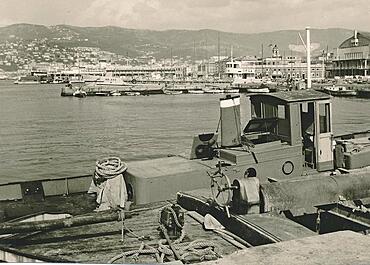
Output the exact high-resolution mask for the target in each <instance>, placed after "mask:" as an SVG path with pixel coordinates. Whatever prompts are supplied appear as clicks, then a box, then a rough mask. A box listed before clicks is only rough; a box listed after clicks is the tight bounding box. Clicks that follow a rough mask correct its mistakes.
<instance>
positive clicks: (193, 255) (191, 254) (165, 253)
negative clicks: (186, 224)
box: [108, 206, 220, 263]
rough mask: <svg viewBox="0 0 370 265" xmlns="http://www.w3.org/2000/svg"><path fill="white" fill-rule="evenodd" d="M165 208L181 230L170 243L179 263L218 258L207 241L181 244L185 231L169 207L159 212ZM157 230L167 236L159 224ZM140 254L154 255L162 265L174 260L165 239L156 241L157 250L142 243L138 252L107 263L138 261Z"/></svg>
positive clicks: (213, 244)
mask: <svg viewBox="0 0 370 265" xmlns="http://www.w3.org/2000/svg"><path fill="white" fill-rule="evenodd" d="M165 208H167V209H169V210H170V211H171V213H172V215H173V218H174V221H175V223H176V225H177V226H179V227H180V228H181V229H182V230H181V235H180V237H179V238H178V239H176V240H175V241H173V242H171V243H172V248H174V249H175V251H176V252H177V253H178V254H179V255H180V259H181V261H183V262H185V263H187V262H188V261H190V260H192V261H194V260H195V259H196V260H197V261H205V260H214V259H217V258H219V257H220V256H219V255H218V254H217V253H216V252H215V248H216V247H218V246H217V245H216V244H215V243H213V242H211V241H209V240H202V239H197V240H194V241H191V242H182V241H183V240H184V238H185V235H186V233H185V229H184V228H183V226H182V225H181V224H180V222H179V220H178V219H177V215H176V213H175V211H174V210H173V209H172V208H171V207H170V206H166V207H164V208H162V209H161V210H163V209H165ZM161 210H160V211H159V213H160V212H161ZM158 221H160V214H159V220H158ZM159 229H160V230H161V231H162V233H163V234H165V235H167V230H166V228H165V227H164V226H163V225H162V224H161V223H160V222H159ZM166 243H168V245H167V244H166ZM140 254H144V255H145V254H151V255H155V258H156V261H157V262H158V263H163V262H164V260H165V258H167V260H172V259H175V253H174V251H173V250H172V249H171V248H170V246H169V242H167V240H166V239H160V240H159V241H158V247H157V248H154V247H152V246H149V245H147V244H145V243H144V242H142V243H141V246H140V248H139V249H138V250H131V251H126V252H123V253H121V254H119V255H117V256H115V257H113V258H111V259H110V260H109V261H108V263H114V262H115V261H117V260H119V259H121V258H123V262H125V258H126V257H128V256H132V257H133V258H134V259H138V256H139V255H140Z"/></svg>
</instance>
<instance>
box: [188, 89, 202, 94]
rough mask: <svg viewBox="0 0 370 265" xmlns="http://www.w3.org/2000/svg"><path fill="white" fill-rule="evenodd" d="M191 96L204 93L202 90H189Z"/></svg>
mask: <svg viewBox="0 0 370 265" xmlns="http://www.w3.org/2000/svg"><path fill="white" fill-rule="evenodd" d="M188 93H189V94H204V91H203V90H201V89H190V90H188Z"/></svg>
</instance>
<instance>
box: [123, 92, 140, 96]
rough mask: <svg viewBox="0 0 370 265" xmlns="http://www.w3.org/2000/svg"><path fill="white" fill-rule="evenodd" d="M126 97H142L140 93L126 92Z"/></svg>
mask: <svg viewBox="0 0 370 265" xmlns="http://www.w3.org/2000/svg"><path fill="white" fill-rule="evenodd" d="M125 95H126V96H140V95H141V94H140V92H125Z"/></svg>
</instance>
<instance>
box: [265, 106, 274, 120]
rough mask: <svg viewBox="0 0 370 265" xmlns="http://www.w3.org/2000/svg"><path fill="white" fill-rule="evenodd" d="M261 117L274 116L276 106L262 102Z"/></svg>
mask: <svg viewBox="0 0 370 265" xmlns="http://www.w3.org/2000/svg"><path fill="white" fill-rule="evenodd" d="M263 110H264V112H263V114H264V115H263V117H264V118H274V117H276V106H274V105H270V104H264V108H263Z"/></svg>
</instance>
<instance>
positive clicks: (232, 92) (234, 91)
mask: <svg viewBox="0 0 370 265" xmlns="http://www.w3.org/2000/svg"><path fill="white" fill-rule="evenodd" d="M224 92H225V93H229V94H238V93H239V89H235V88H230V89H225V90H224Z"/></svg>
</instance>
